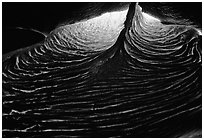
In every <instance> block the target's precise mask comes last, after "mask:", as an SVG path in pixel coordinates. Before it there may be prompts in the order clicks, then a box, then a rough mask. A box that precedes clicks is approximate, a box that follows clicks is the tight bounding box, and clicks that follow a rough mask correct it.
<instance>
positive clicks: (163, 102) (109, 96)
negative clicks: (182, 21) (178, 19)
mask: <svg viewBox="0 0 204 140" xmlns="http://www.w3.org/2000/svg"><path fill="white" fill-rule="evenodd" d="M201 69H202V64H201V34H199V32H198V30H197V29H196V28H195V27H193V26H190V25H176V24H172V25H171V24H169V25H165V24H164V23H162V22H160V21H159V20H154V19H148V18H147V17H146V16H145V14H144V13H143V11H142V8H141V7H140V6H139V5H138V3H136V4H135V3H131V4H130V6H129V8H128V9H126V10H123V11H114V12H107V13H104V14H102V15H100V16H97V17H93V18H91V19H86V20H82V21H78V22H76V23H73V24H68V25H62V26H60V27H57V28H56V29H54V30H53V31H52V32H51V33H50V34H49V35H48V36H47V37H46V38H45V40H44V41H43V42H40V43H37V44H35V45H32V46H29V47H27V48H25V49H21V50H17V51H14V52H12V53H9V54H7V55H3V65H2V73H3V74H2V83H3V84H2V102H3V105H2V106H3V107H2V116H3V117H2V123H3V124H2V125H3V126H2V135H3V137H197V136H201V118H202V117H201V112H202V108H201V102H202V99H201V90H202V89H201V83H202V82H201V75H202V72H201Z"/></svg>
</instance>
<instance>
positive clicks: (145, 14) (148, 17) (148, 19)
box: [142, 12, 160, 22]
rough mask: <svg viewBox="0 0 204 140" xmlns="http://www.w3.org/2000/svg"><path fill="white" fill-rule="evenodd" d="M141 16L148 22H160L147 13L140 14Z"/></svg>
mask: <svg viewBox="0 0 204 140" xmlns="http://www.w3.org/2000/svg"><path fill="white" fill-rule="evenodd" d="M142 15H143V17H144V18H145V19H146V20H147V21H149V22H160V20H159V19H157V18H155V17H153V16H151V15H149V14H147V13H144V12H142Z"/></svg>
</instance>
